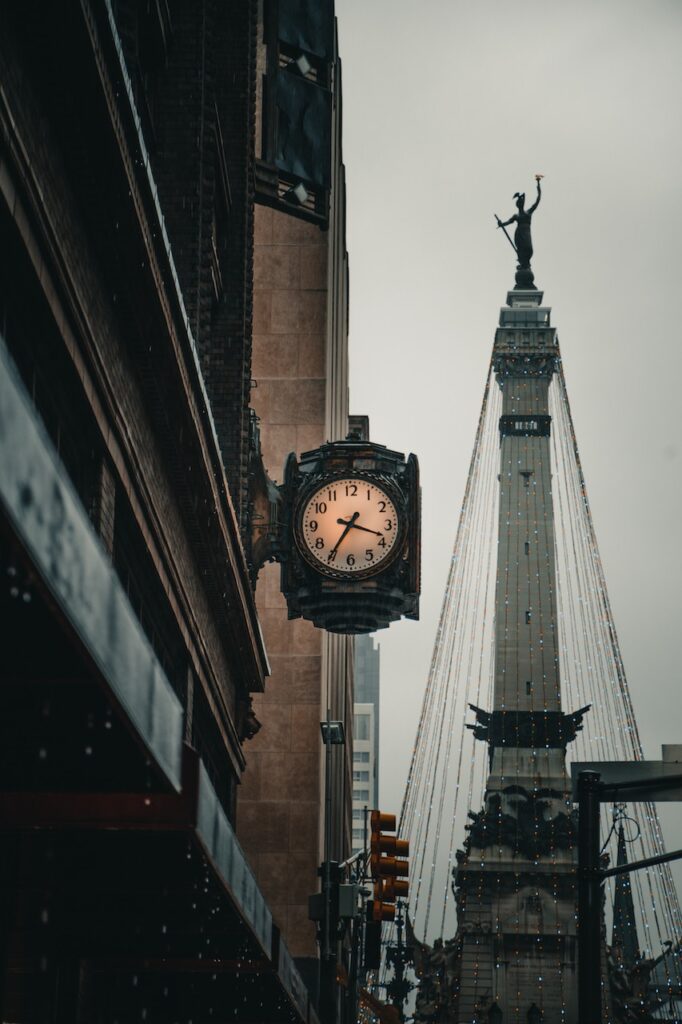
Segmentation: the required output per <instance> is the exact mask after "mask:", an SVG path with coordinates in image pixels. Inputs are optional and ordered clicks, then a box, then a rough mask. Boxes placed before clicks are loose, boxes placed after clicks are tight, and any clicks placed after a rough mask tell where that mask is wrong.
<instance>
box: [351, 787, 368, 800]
mask: <svg viewBox="0 0 682 1024" xmlns="http://www.w3.org/2000/svg"><path fill="white" fill-rule="evenodd" d="M353 799H354V800H369V790H368V789H354V790H353Z"/></svg>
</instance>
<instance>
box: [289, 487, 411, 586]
mask: <svg viewBox="0 0 682 1024" xmlns="http://www.w3.org/2000/svg"><path fill="white" fill-rule="evenodd" d="M300 534H301V538H302V546H303V553H304V554H305V555H306V557H307V558H308V560H309V561H311V562H312V563H313V564H314V565H317V566H318V567H319V568H320V569H328V570H331V571H332V572H333V573H334V575H338V574H339V573H342V574H344V575H346V574H347V575H349V576H352V575H353V574H355V573H360V572H362V573H365V574H366V573H367V572H368V570H370V571H371V570H372V569H374V568H376V567H378V566H380V565H381V564H382V563H383V562H384V561H385V560H386V559H387V558H388V556H389V555H390V554H391V553H392V550H393V547H394V545H395V543H396V539H397V537H398V513H397V511H396V507H395V505H394V503H393V501H392V499H391V498H390V497H389V495H388V494H387V493H386V491H384V490H383V488H382V487H379V486H378V485H377V484H375V483H372V482H371V481H369V480H362V479H352V478H348V479H347V480H334V482H333V483H329V484H325V485H324V486H322V487H320V488H319V489H318V490H317V491H315V493H314V494H313V495H312V496H311V497H310V498H309V499H308V501H307V502H306V504H305V505H304V507H303V510H302V515H301V519H300Z"/></svg>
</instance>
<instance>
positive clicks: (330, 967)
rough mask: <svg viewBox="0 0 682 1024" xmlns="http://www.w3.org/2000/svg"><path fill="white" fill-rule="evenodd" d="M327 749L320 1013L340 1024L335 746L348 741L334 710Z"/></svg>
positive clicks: (325, 729) (325, 737) (327, 725)
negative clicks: (333, 854)
mask: <svg viewBox="0 0 682 1024" xmlns="http://www.w3.org/2000/svg"><path fill="white" fill-rule="evenodd" d="M320 725H321V729H322V742H323V743H324V745H325V748H326V749H325V773H324V861H323V863H322V870H321V872H320V874H321V877H322V897H323V898H322V905H323V915H322V927H321V928H320V989H319V1009H320V1018H321V1021H322V1024H336V952H337V950H336V944H337V938H336V928H337V920H336V917H337V914H336V903H335V899H334V890H335V887H336V886H337V885H338V882H339V877H338V875H339V867H338V864H337V863H336V862H333V861H332V859H331V851H332V746H343V744H344V743H345V741H346V738H345V733H344V728H343V722H334V721H332V717H331V709H330V708H327V718H326V720H325V721H324V722H321V723H320Z"/></svg>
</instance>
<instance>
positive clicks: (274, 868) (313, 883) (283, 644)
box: [238, 3, 353, 984]
mask: <svg viewBox="0 0 682 1024" xmlns="http://www.w3.org/2000/svg"><path fill="white" fill-rule="evenodd" d="M287 8H288V5H287V3H282V5H281V7H280V11H279V14H280V21H279V24H278V25H274V26H273V25H268V22H267V18H266V19H265V21H264V22H263V23H262V24H261V30H260V31H259V33H258V40H259V42H258V57H257V63H258V67H259V68H260V69H262V71H263V81H262V82H261V83H260V85H259V88H258V90H257V97H258V98H257V104H258V106H257V125H258V126H259V127H260V135H257V138H256V154H257V165H256V185H257V204H256V208H255V231H254V295H253V315H254V329H253V377H254V383H255V385H256V386H255V388H254V390H253V392H252V405H253V408H254V409H255V411H256V413H257V414H258V417H259V420H260V433H261V440H262V450H263V459H264V462H265V465H266V468H267V470H268V473H269V475H270V476H271V478H273V479H275V480H278V481H279V482H281V481H282V474H283V469H284V461H285V458H286V456H287V455H288V453H289V452H292V451H293V452H297V453H299V454H300V453H301V452H304V451H309V450H311V449H313V448H316V447H317V446H318V445H320V444H322V443H323V442H325V441H328V440H338V439H341V438H344V437H345V436H346V434H347V433H348V344H347V340H348V254H347V252H346V236H345V214H346V210H345V200H346V193H345V168H344V165H343V158H342V147H341V129H342V124H341V64H340V61H339V57H338V52H337V43H336V39H335V37H334V35H333V17H332V15H333V7H332V5H331V4H330V3H327V4H318V5H317V9H318V14H319V19H320V20H319V21H318V22H316V23H310V24H308V26H307V28H308V31H309V32H310V33H311V35H308V36H307V37H306V38H305V39H295V38H294V37H293V35H294V34H293V33H292V31H291V22H285V21H284V16H285V15H286V13H287ZM324 10H326V12H327V15H328V21H327V22H326V23H325V22H324V20H323V14H322V13H320V12H324ZM315 32H317V35H315V34H314V33H315ZM299 44H303V45H306V46H308V47H310V49H311V50H313V51H316V54H317V60H315V56H314V55H313V54H310V62H311V63H312V64H313V66H312V68H310V70H309V71H308V72H307V76H301V75H300V73H299V72H298V71H295V72H294V73H295V74H296V75H297V80H298V81H299V82H300V83H301V87H302V88H303V87H304V86H305V87H306V88H307V90H308V91H309V92H310V93H311V96H312V97H313V98H312V99H311V100H310V101H307V98H306V100H304V102H309V108H313V107H314V103H315V99H314V97H315V92H316V90H319V89H322V88H323V87H324V88H325V91H326V92H328V94H329V98H330V108H329V126H330V149H329V156H328V161H329V166H328V169H327V168H326V167H325V166H320V163H323V161H321V160H320V161H319V162H318V161H315V163H316V166H315V169H314V170H313V172H311V174H315V173H316V174H317V181H318V184H319V192H318V194H317V196H315V193H314V190H313V187H312V186H311V184H310V181H309V180H308V179H306V189H305V191H306V194H307V195H306V197H305V198H304V201H303V202H302V203H298V202H295V201H291V199H289V200H287V201H284V202H283V201H282V199H281V196H282V194H286V190H287V189H292V188H293V187H295V186H296V184H297V180H296V176H295V174H293V173H292V170H291V168H288V167H287V161H286V159H279V156H281V154H280V151H279V150H278V149H277V147H275V149H274V152H275V159H274V160H270V159H268V151H267V139H268V132H269V130H270V129H269V126H268V122H267V104H265V107H266V109H263V107H264V101H265V100H266V99H267V97H268V95H272V93H273V92H274V88H273V83H272V80H271V77H272V75H273V74H274V75H280V76H286V75H287V74H291V73H292V72H291V71H289V68H290V67H291V66H292V65H294V66H295V62H296V60H297V58H298V57H299V55H300V52H301V51H300V49H299ZM306 52H308V53H310V51H306ZM272 68H274V71H272V70H270V71H268V69H272ZM304 68H305V65H304ZM282 69H283V70H282ZM321 83H322V84H321ZM301 147H302V148H304V146H303V143H301ZM283 168H284V169H283ZM274 182H276V183H277V184H273V183H274ZM321 196H323V197H324V198H323V199H322V200H321V198H320V197H321ZM256 598H257V606H258V611H259V616H260V620H261V623H262V625H263V632H264V637H265V642H266V644H267V648H268V654H269V657H270V662H271V666H272V679H271V680H270V681H269V683H268V686H267V688H266V691H265V692H264V693H262V694H258V695H257V696H256V697H255V699H254V705H255V710H256V714H257V717H258V719H259V721H260V722H261V723H262V725H263V728H262V730H261V731H260V732H259V733H258V735H257V736H256V737H255V738H254V740H253V742H252V743H251V745H250V748H249V761H248V768H247V771H246V773H245V775H244V780H243V783H242V786H241V788H240V793H239V824H238V830H239V836H240V839H241V840H242V842H243V843H244V846H245V848H246V850H247V852H248V854H249V856H250V859H251V862H252V864H253V865H254V870H255V872H256V876H257V877H258V879H259V882H260V884H261V885H262V886H263V891H264V892H265V894H266V896H267V898H268V900H269V902H270V905H271V906H272V908H273V914H274V916H275V919H276V920H277V921H278V923H279V925H280V927H281V928H282V933H283V934H284V935H285V936H286V939H287V942H288V944H289V947H290V949H291V952H292V954H293V955H294V956H295V957H296V958H297V961H298V962H299V964H300V966H301V968H302V969H303V970H304V972H305V973H306V976H307V977H308V979H309V981H310V983H311V984H314V977H315V958H316V955H317V947H316V938H315V926H314V925H313V923H312V922H311V921H310V920H309V919H308V896H309V895H310V894H311V893H313V892H316V891H318V889H319V884H320V883H319V878H318V874H317V869H318V866H319V864H320V862H321V861H322V859H323V856H324V851H323V832H324V819H323V810H324V809H323V787H324V767H323V758H322V748H321V745H320V721H321V720H322V719H324V718H325V715H326V709H327V708H329V709H330V710H331V714H332V718H335V719H340V720H342V721H344V722H345V723H346V728H347V734H348V743H347V746H346V747H345V748H344V749H342V750H341V751H338V752H337V751H335V752H334V761H333V765H332V770H333V773H334V778H333V785H332V792H333V805H332V850H331V858H332V859H333V860H337V861H339V862H340V861H342V860H343V859H344V858H345V857H347V856H349V854H350V829H351V826H350V822H351V761H350V758H351V742H350V736H351V723H352V707H353V646H352V640H351V638H348V637H341V636H338V635H337V636H335V635H332V634H326V633H324V632H322V631H320V630H317V629H315V628H314V627H313V626H312V625H311V623H309V622H305V621H302V620H297V621H296V620H295V621H289V620H288V619H287V609H286V604H285V601H284V598H283V597H282V595H281V593H280V589H279V567H278V566H277V565H274V564H271V565H267V566H265V567H264V568H263V570H262V571H261V574H260V577H259V582H258V587H257V590H256Z"/></svg>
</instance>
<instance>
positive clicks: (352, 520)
mask: <svg viewBox="0 0 682 1024" xmlns="http://www.w3.org/2000/svg"><path fill="white" fill-rule="evenodd" d="M359 515H360V513H359V512H354V513H353V515H352V516H351V517H350V519H349V520H348V521H346V520H345V519H337V520H336V521H337V523H339V525H340V526H345V527H346V529H345V530H344V531H343V533H342V534H341V536H340V537H339V539H338V540H337V542H336V544H335V545H334V547H333V548H332V549H331V551H330V552H329V553H330V555H335V554H336V552H337V549H338V546H339V544H340V543H341V541H342V540H343V538H344V537H345V536H346V534H347V533H348V531H349V530H350V529H351V527H353V526H354V525H355V520H356V519H357V518H358V516H359Z"/></svg>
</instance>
